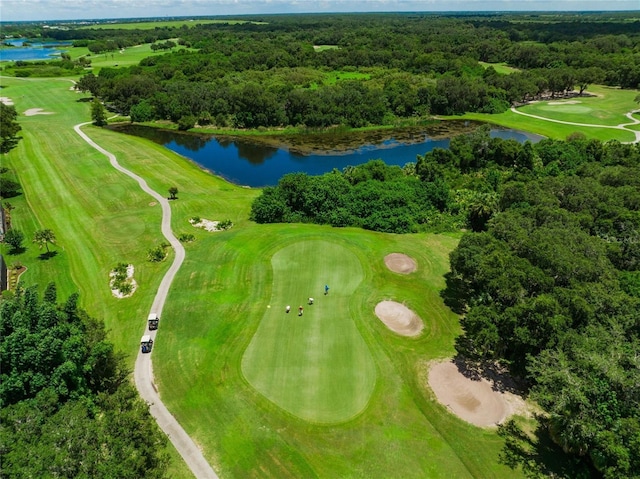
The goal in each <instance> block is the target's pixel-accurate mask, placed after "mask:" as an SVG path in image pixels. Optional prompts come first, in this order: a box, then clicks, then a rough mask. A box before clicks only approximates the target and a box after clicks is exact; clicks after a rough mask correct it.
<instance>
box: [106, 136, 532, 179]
mask: <svg viewBox="0 0 640 479" xmlns="http://www.w3.org/2000/svg"><path fill="white" fill-rule="evenodd" d="M118 130H120V131H124V132H125V133H128V134H133V135H136V136H143V137H145V138H148V139H151V140H153V141H155V142H156V143H159V144H162V145H164V146H166V147H167V148H169V149H170V150H172V151H175V152H176V153H178V154H180V155H182V156H184V157H186V158H189V159H190V160H192V161H194V162H196V163H197V164H198V165H200V166H202V167H203V168H205V169H207V170H209V171H211V172H213V173H215V174H216V175H219V176H221V177H222V178H224V179H226V180H228V181H230V182H231V183H235V184H237V185H243V186H251V187H262V186H273V185H276V184H277V183H278V180H279V179H280V178H281V177H282V176H283V175H285V174H287V173H295V172H304V173H308V174H309V175H321V174H323V173H327V172H329V171H332V170H333V169H334V168H336V169H338V170H340V171H341V170H342V169H343V168H345V167H347V166H355V165H359V164H362V163H366V162H367V161H369V160H374V159H382V160H383V161H384V162H385V163H387V164H389V165H398V166H404V165H405V164H407V163H409V162H415V161H416V157H417V156H418V155H424V154H425V153H427V152H429V151H431V150H433V149H434V148H448V147H449V139H448V138H446V139H437V140H436V139H431V138H426V139H424V141H421V142H419V143H414V144H406V143H402V142H399V141H396V140H395V139H390V140H386V141H383V142H381V143H376V144H366V145H364V146H361V147H360V148H357V149H353V150H349V151H346V152H327V153H323V154H309V155H303V154H299V153H295V152H291V151H289V150H288V149H287V148H277V147H273V146H268V145H264V144H261V143H256V142H251V141H248V140H245V139H238V138H234V139H227V138H224V137H204V136H200V135H186V134H183V133H177V132H173V131H165V130H157V129H153V128H146V127H141V126H137V125H130V126H127V127H125V128H118ZM491 136H492V137H500V138H504V139H507V138H511V139H514V140H517V141H519V142H521V143H524V142H525V141H526V140H530V141H533V142H536V141H538V140H540V139H541V137H539V136H537V135H532V134H530V133H525V132H522V131H518V130H505V129H498V128H496V129H493V130H491Z"/></svg>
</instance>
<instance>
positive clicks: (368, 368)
mask: <svg viewBox="0 0 640 479" xmlns="http://www.w3.org/2000/svg"><path fill="white" fill-rule="evenodd" d="M271 264H272V266H273V290H272V295H271V301H270V304H269V305H268V306H269V307H268V308H267V309H266V310H265V313H264V315H263V317H262V321H261V322H260V326H259V327H258V329H257V331H256V333H255V335H254V336H253V339H252V341H251V343H250V344H249V347H248V348H247V351H246V352H245V354H244V357H243V360H242V372H243V373H244V375H245V377H246V378H247V380H248V381H249V382H250V383H251V385H253V387H255V388H256V389H257V390H258V391H260V392H261V393H262V394H263V395H264V396H265V397H267V398H268V399H270V400H271V401H273V402H274V403H275V404H277V405H278V406H280V407H282V408H283V409H285V410H287V411H288V412H290V413H291V414H294V415H295V416H298V417H300V418H302V419H305V420H308V421H311V422H322V423H324V422H339V421H344V420H347V419H350V418H352V417H353V416H355V415H356V414H358V413H359V412H360V411H362V410H363V409H364V407H365V406H366V404H367V401H368V400H369V397H370V396H371V393H372V391H373V387H374V384H375V379H376V370H375V365H374V362H373V358H372V357H371V354H370V352H369V349H368V347H367V345H366V344H365V342H364V341H363V339H362V336H361V335H360V332H359V331H358V329H357V328H356V326H355V324H354V322H353V320H352V318H351V315H350V309H349V303H350V299H351V297H352V295H353V294H354V292H355V290H356V288H357V286H358V285H359V284H360V282H361V281H362V278H363V272H362V268H361V266H360V262H359V260H358V258H357V257H356V256H355V255H354V254H352V253H350V252H349V251H348V250H347V249H346V248H344V247H343V246H340V245H338V244H335V243H331V242H328V241H321V240H306V241H300V242H298V243H294V244H292V245H288V246H285V247H284V248H282V249H281V250H280V251H278V252H277V253H276V254H274V256H273V257H272V259H271ZM327 282H328V283H330V284H331V285H332V286H331V288H330V290H329V291H330V293H329V294H324V293H323V291H324V289H323V288H324V285H325V284H326V283H327ZM310 296H314V301H313V304H307V303H308V302H309V301H308V298H309V297H310ZM286 305H289V306H290V307H291V311H290V312H286V311H285V306H286ZM300 306H302V307H303V308H304V313H303V314H300V313H299V310H298V308H299V307H300Z"/></svg>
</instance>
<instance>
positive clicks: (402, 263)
mask: <svg viewBox="0 0 640 479" xmlns="http://www.w3.org/2000/svg"><path fill="white" fill-rule="evenodd" d="M384 264H386V265H387V268H389V269H390V270H391V271H393V272H394V273H400V274H409V273H413V272H414V271H415V270H416V269H418V265H417V264H416V262H415V260H414V259H413V258H411V257H410V256H407V255H406V254H402V253H391V254H388V255H387V256H385V257H384Z"/></svg>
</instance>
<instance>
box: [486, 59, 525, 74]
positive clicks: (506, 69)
mask: <svg viewBox="0 0 640 479" xmlns="http://www.w3.org/2000/svg"><path fill="white" fill-rule="evenodd" d="M478 63H480V65H482V66H483V67H484V68H489V67H493V69H494V70H495V71H496V72H498V73H501V74H503V75H509V74H511V73H513V72H518V71H520V70H519V69H518V68H514V67H510V66H509V65H507V64H506V63H505V62H502V63H487V62H478Z"/></svg>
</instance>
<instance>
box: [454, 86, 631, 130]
mask: <svg viewBox="0 0 640 479" xmlns="http://www.w3.org/2000/svg"><path fill="white" fill-rule="evenodd" d="M586 93H590V94H593V95H595V96H584V97H576V98H572V99H570V100H559V99H558V100H550V101H543V102H536V103H532V104H529V105H525V106H523V107H520V108H519V111H522V112H523V113H527V114H531V115H536V116H541V117H544V118H549V119H552V120H559V121H568V122H572V123H582V124H590V125H602V126H615V125H618V124H623V123H629V122H630V120H629V119H628V118H627V117H625V116H624V114H625V113H627V112H630V111H632V110H634V109H636V108H638V105H637V103H635V102H634V101H633V100H634V98H635V96H636V95H637V92H635V91H633V90H620V89H618V88H609V87H604V86H597V85H593V86H591V87H589V89H588V90H587V91H586ZM576 102H579V103H576ZM450 118H463V119H469V120H480V121H486V122H489V123H494V124H496V125H501V126H504V127H507V128H515V129H520V130H524V131H528V132H531V133H537V134H539V135H543V136H546V137H548V138H554V139H561V140H563V139H565V138H566V137H567V136H569V135H570V134H571V133H574V132H581V133H584V135H585V136H586V137H587V138H596V139H598V140H603V141H606V140H619V141H634V139H635V137H634V134H633V133H632V132H630V131H624V130H619V129H614V128H602V127H598V126H578V125H565V124H562V123H557V122H550V121H545V120H542V119H537V118H531V117H527V116H524V115H518V114H517V113H513V112H512V111H507V112H505V113H500V114H497V115H490V114H484V113H467V114H465V115H462V116H457V117H450Z"/></svg>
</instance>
